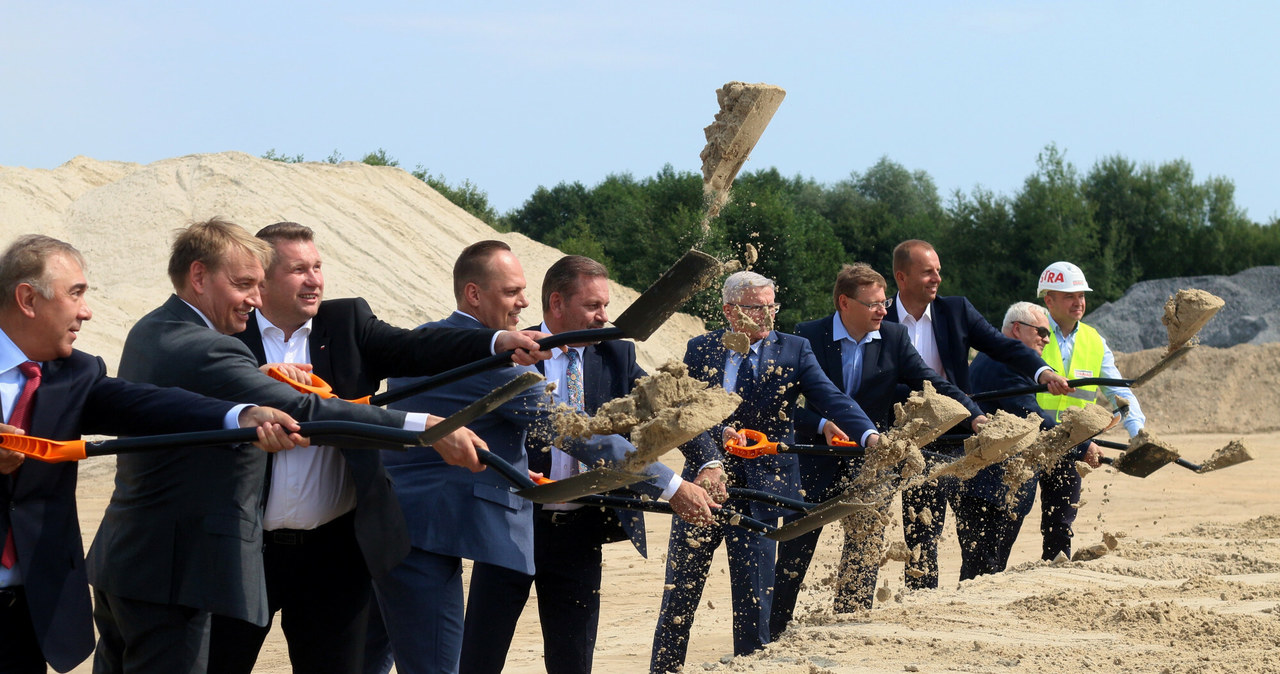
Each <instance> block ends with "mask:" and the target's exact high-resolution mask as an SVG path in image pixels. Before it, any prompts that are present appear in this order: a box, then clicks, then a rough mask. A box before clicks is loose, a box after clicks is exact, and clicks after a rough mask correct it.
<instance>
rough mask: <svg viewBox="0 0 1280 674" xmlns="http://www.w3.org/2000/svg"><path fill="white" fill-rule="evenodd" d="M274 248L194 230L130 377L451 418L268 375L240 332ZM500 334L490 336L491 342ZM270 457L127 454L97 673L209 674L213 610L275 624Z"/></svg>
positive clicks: (110, 514)
mask: <svg viewBox="0 0 1280 674" xmlns="http://www.w3.org/2000/svg"><path fill="white" fill-rule="evenodd" d="M270 261H271V249H270V247H269V246H268V245H267V244H266V243H265V242H263V241H261V240H259V239H257V238H254V237H253V236H251V235H250V234H249V233H248V232H246V231H245V230H244V229H243V228H241V227H240V226H238V225H235V224H233V223H229V222H226V221H222V220H217V219H215V220H210V221H208V222H202V223H197V224H194V225H191V226H190V227H188V228H186V229H185V230H183V231H182V232H181V233H180V234H179V235H178V238H177V240H175V242H174V245H173V251H172V254H171V256H170V259H169V278H170V280H171V281H172V282H173V285H174V288H175V289H176V291H177V293H176V294H175V295H173V296H171V297H170V298H169V300H168V301H166V302H165V303H164V304H163V305H162V306H161V307H160V308H158V309H156V310H155V311H152V312H151V313H150V314H147V315H146V316H145V317H143V318H142V320H140V321H139V322H138V323H137V324H136V325H135V326H134V327H133V329H132V330H130V332H129V336H128V338H127V339H126V340H125V345H124V352H123V354H122V355H121V365H120V376H121V377H122V378H125V379H131V380H134V381H141V382H147V383H153V384H159V385H164V386H179V387H182V388H186V389H188V390H192V391H195V392H199V393H204V394H206V395H211V396H216V397H221V398H224V399H228V400H236V401H244V402H258V403H262V404H271V405H273V406H275V407H279V408H280V409H282V410H285V411H286V412H287V413H289V414H291V415H293V416H294V417H296V418H297V419H299V420H329V419H338V420H347V421H359V422H365V423H374V424H381V425H384V426H395V427H404V428H407V429H412V430H422V429H423V428H425V427H427V426H429V425H434V423H436V422H438V421H439V418H438V417H434V418H433V417H431V416H430V415H426V414H416V415H414V414H410V415H406V414H405V413H403V412H396V411H390V410H383V409H380V408H377V407H371V406H366V405H354V404H351V403H347V402H344V401H341V400H336V399H328V400H326V399H322V398H320V397H319V396H315V395H309V394H301V393H298V392H297V391H295V390H294V389H293V388H292V387H290V386H288V385H286V384H283V383H280V382H278V381H275V380H273V379H271V378H269V377H267V376H265V375H264V374H263V373H262V372H260V371H259V369H258V363H257V361H256V359H255V358H254V355H253V353H252V352H251V351H250V350H249V348H248V347H246V346H245V345H244V344H243V343H242V342H240V341H239V340H237V339H235V338H233V337H230V335H232V334H235V333H237V332H240V331H242V330H244V329H245V327H246V325H247V321H248V318H249V316H250V312H251V311H252V310H253V309H254V308H257V307H258V306H260V303H261V298H260V290H259V287H260V285H261V283H262V280H263V277H264V272H263V269H264V267H265V266H267V265H269V263H270ZM485 338H486V337H484V336H480V339H485ZM485 446H486V445H485V443H484V441H482V440H480V439H479V437H478V436H476V435H475V434H474V433H472V432H471V431H469V430H467V429H460V430H458V431H456V432H455V433H453V434H451V435H449V436H448V437H446V438H445V439H444V440H442V441H441V442H439V443H438V444H437V445H436V449H437V450H438V451H440V452H441V454H443V455H444V456H446V457H447V460H449V461H450V462H452V463H455V464H457V465H462V466H465V467H468V468H471V469H473V470H478V469H480V465H479V462H478V460H477V458H476V454H475V448H476V447H485ZM266 464H267V461H266V456H265V454H263V453H262V452H257V451H249V450H246V449H243V448H234V447H225V448H218V449H215V450H209V451H199V452H174V453H157V452H150V453H145V454H132V455H127V456H121V457H120V459H119V461H118V462H117V467H116V489H115V492H114V493H113V494H112V497H111V503H110V504H109V505H108V506H107V510H106V513H105V515H104V517H103V521H102V525H101V527H100V528H99V530H98V535H97V537H96V539H95V540H94V542H93V546H92V548H91V549H90V552H89V560H88V570H89V580H90V582H91V583H92V584H93V586H94V588H95V589H94V592H95V607H94V620H95V622H96V623H97V626H98V632H99V635H100V638H99V641H98V648H97V652H96V655H95V658H94V671H95V672H157V673H163V674H171V673H174V672H204V671H206V669H207V658H208V634H209V623H210V615H211V614H214V613H216V614H218V615H223V616H229V617H232V618H238V619H240V620H246V621H250V622H253V623H255V624H259V625H261V624H265V623H266V621H267V618H268V605H267V596H266V588H265V586H264V580H263V579H264V575H263V566H262V564H263V562H262V513H261V507H260V504H261V495H262V490H263V485H264V477H265V470H266Z"/></svg>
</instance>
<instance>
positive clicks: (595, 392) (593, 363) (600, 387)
mask: <svg viewBox="0 0 1280 674" xmlns="http://www.w3.org/2000/svg"><path fill="white" fill-rule="evenodd" d="M611 383H612V382H610V381H608V377H607V373H606V371H605V369H604V358H603V356H602V355H601V354H600V350H599V347H598V346H597V345H595V344H592V345H590V346H588V347H586V348H584V349H583V350H582V404H583V407H584V408H585V411H586V413H587V414H595V412H596V410H598V409H600V406H601V405H603V404H605V403H607V402H609V394H608V391H609V385H610V384H611Z"/></svg>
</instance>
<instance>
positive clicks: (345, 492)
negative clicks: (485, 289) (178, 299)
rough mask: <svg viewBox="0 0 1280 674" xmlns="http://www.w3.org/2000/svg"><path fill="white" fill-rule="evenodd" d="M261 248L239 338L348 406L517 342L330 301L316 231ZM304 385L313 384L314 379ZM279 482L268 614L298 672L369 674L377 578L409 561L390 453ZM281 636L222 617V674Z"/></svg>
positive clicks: (359, 454) (318, 465) (281, 227)
mask: <svg viewBox="0 0 1280 674" xmlns="http://www.w3.org/2000/svg"><path fill="white" fill-rule="evenodd" d="M257 237H258V238H259V239H262V240H263V241H266V242H267V243H269V244H271V248H272V262H271V265H270V266H269V267H267V270H266V278H265V280H264V282H263V286H262V306H261V307H259V309H258V310H257V311H256V312H254V316H253V318H252V319H251V320H250V321H249V328H248V329H247V330H245V331H243V332H240V333H238V334H237V335H236V337H237V338H238V339H239V340H240V341H242V342H244V344H245V345H246V346H248V347H249V350H250V351H252V352H253V355H254V357H255V358H256V359H257V362H258V363H259V364H267V363H289V364H295V365H297V366H299V367H300V369H304V370H305V369H308V366H309V368H310V371H311V372H314V373H315V374H316V375H317V376H319V377H320V378H321V379H323V380H324V381H326V382H328V383H329V384H330V385H331V386H332V387H333V390H334V393H336V394H337V395H338V396H339V397H341V398H346V399H354V398H360V397H363V396H366V395H370V394H372V393H376V392H377V390H378V388H379V387H380V386H381V385H382V380H383V379H385V378H387V377H389V376H392V375H397V374H399V375H430V374H436V373H439V372H443V371H445V370H448V369H450V368H453V367H456V366H459V365H464V364H466V363H467V362H470V361H472V360H475V359H478V358H483V357H485V356H488V355H490V348H489V341H490V339H496V340H502V341H504V342H505V341H510V340H511V339H513V338H514V337H516V335H515V334H514V333H512V334H505V335H502V334H499V332H500V331H501V330H505V326H504V327H503V328H499V329H498V330H481V329H479V328H480V327H481V326H478V325H477V326H462V328H463V329H456V330H454V329H426V330H406V329H404V328H397V327H395V326H392V325H388V324H386V323H384V322H382V321H380V320H378V318H377V317H376V316H374V314H373V311H372V310H371V309H370V308H369V304H368V302H366V301H365V300H363V299H361V298H348V299H336V300H326V299H324V272H323V270H322V268H321V259H320V253H319V251H318V250H317V249H316V245H315V241H314V233H313V232H312V230H311V228H309V227H305V226H303V225H300V224H298V223H296V222H279V223H276V224H274V225H270V226H268V227H265V228H263V229H262V230H260V231H259V232H258V234H257ZM472 327H474V328H476V329H471V328H472ZM301 376H302V377H303V378H304V381H305V378H306V376H307V375H306V374H305V373H302V375H301ZM483 395H484V393H481V394H480V395H478V396H476V398H479V397H480V396H483ZM426 409H427V408H425V407H423V408H419V411H426ZM437 456H439V455H437ZM267 474H268V476H269V482H268V484H267V497H266V510H265V512H264V514H263V528H264V532H263V538H264V547H263V558H264V563H265V568H266V574H267V576H266V583H267V602H268V610H269V611H270V613H271V614H272V615H274V614H275V612H276V611H280V613H281V616H282V618H281V624H282V626H283V629H284V635H285V640H286V641H287V642H288V644H289V659H290V660H291V661H292V663H293V666H294V670H295V671H299V672H320V671H357V670H359V669H360V666H361V662H362V660H363V656H364V641H365V625H366V624H367V623H368V612H369V606H370V602H371V601H372V590H371V585H370V577H371V575H372V576H373V577H377V576H381V575H383V574H385V573H386V572H387V571H388V570H390V569H391V567H393V566H395V565H396V564H398V563H399V562H400V560H401V559H403V558H404V556H405V555H406V554H407V553H408V551H409V537H408V532H407V531H406V529H405V524H404V517H403V515H402V514H401V511H400V507H399V505H398V504H397V502H396V500H395V495H394V493H393V492H392V489H391V482H390V478H389V477H388V476H387V472H386V470H385V469H384V468H383V467H382V462H381V460H380V458H379V455H378V452H370V451H367V450H347V449H339V448H335V447H307V448H304V449H300V450H298V451H297V452H296V453H288V454H287V455H286V454H281V455H277V456H275V457H272V459H271V464H270V466H269V468H268V471H267ZM269 630H270V619H269V620H268V623H267V625H264V626H259V625H255V624H254V623H252V622H249V621H245V620H238V619H235V618H231V617H227V616H220V615H219V616H214V618H213V623H212V631H211V634H210V642H209V643H210V649H209V651H210V669H211V670H213V671H218V672H243V673H245V674H248V673H249V672H252V671H253V665H254V662H255V661H256V660H257V657H258V652H259V650H260V649H261V647H262V642H263V640H264V639H265V638H266V636H267V632H268V631H269Z"/></svg>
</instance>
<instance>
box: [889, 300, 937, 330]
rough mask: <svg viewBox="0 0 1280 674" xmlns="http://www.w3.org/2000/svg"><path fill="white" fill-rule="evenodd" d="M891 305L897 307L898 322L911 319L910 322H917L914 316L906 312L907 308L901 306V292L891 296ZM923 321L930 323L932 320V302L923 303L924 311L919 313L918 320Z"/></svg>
mask: <svg viewBox="0 0 1280 674" xmlns="http://www.w3.org/2000/svg"><path fill="white" fill-rule="evenodd" d="M893 306H894V307H896V308H897V309H898V322H899V323H906V322H907V321H911V322H912V323H915V322H917V319H916V317H915V316H912V315H911V314H909V313H907V308H906V307H905V306H903V304H902V293H897V294H895V295H894V296H893ZM925 321H928V322H930V323H932V322H933V302H930V303H928V304H926V305H924V313H923V314H920V318H919V322H921V323H923V322H925Z"/></svg>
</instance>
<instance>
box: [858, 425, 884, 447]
mask: <svg viewBox="0 0 1280 674" xmlns="http://www.w3.org/2000/svg"><path fill="white" fill-rule="evenodd" d="M879 432H880V431H877V430H875V429H872V430H869V431H867V432H865V433H863V434H862V446H863V448H866V446H867V438H869V437H871V436H873V435H875V434H876V433H879Z"/></svg>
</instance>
